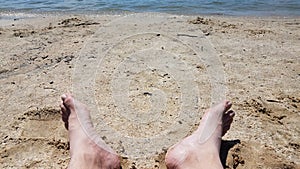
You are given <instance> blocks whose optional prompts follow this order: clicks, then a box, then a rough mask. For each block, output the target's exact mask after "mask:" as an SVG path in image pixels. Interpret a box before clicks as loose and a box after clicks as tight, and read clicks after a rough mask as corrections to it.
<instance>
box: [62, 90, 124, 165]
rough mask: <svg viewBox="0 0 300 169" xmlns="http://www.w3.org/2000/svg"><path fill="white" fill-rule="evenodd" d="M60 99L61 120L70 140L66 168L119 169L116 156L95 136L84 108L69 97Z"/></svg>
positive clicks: (64, 96) (63, 96)
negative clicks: (67, 165)
mask: <svg viewBox="0 0 300 169" xmlns="http://www.w3.org/2000/svg"><path fill="white" fill-rule="evenodd" d="M61 98H62V103H61V105H60V107H61V111H62V119H63V121H64V122H65V127H66V129H67V130H68V131H69V139H70V153H71V161H70V164H69V167H68V168H71V169H82V168H84V169H86V168H92V169H96V168H99V169H100V168H101V169H102V168H103V169H105V168H109V169H117V168H120V160H119V157H118V156H117V154H116V153H115V152H114V151H113V150H112V149H111V148H110V147H108V146H107V145H105V143H104V141H103V140H101V139H100V138H99V137H98V136H97V134H96V132H95V130H94V128H93V125H92V121H91V119H90V112H89V111H88V110H87V108H86V106H85V105H83V104H82V103H80V102H79V101H77V100H75V99H74V98H73V97H72V96H71V95H62V97H61ZM79 116H80V118H81V119H80V120H79ZM83 126H84V127H83Z"/></svg>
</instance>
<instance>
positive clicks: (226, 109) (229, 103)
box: [223, 100, 232, 112]
mask: <svg viewBox="0 0 300 169" xmlns="http://www.w3.org/2000/svg"><path fill="white" fill-rule="evenodd" d="M223 105H224V108H225V111H224V112H226V111H228V110H229V109H230V108H231V106H232V103H231V102H230V101H228V100H225V101H224V102H223Z"/></svg>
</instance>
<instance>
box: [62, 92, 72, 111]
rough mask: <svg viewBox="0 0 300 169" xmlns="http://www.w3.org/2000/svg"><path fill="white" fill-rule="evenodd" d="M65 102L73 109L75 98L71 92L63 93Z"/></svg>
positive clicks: (67, 106) (68, 107)
mask: <svg viewBox="0 0 300 169" xmlns="http://www.w3.org/2000/svg"><path fill="white" fill-rule="evenodd" d="M61 98H62V100H63V104H64V106H65V107H66V108H67V109H73V108H74V99H73V97H72V96H71V95H69V94H64V95H62V97H61Z"/></svg>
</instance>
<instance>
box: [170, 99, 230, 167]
mask: <svg viewBox="0 0 300 169" xmlns="http://www.w3.org/2000/svg"><path fill="white" fill-rule="evenodd" d="M230 107H231V103H230V102H229V101H224V102H222V103H220V104H219V105H217V106H215V107H213V108H212V109H209V110H208V111H207V112H206V113H205V115H204V116H203V118H202V120H201V123H200V126H199V127H198V129H197V130H196V131H195V132H194V133H193V134H192V135H190V136H188V137H186V138H185V139H183V140H182V141H181V142H179V143H177V144H175V145H174V146H172V147H171V148H170V149H169V150H168V152H167V155H166V165H167V167H168V168H178V169H181V168H182V169H195V168H205V169H210V168H212V169H221V168H223V167H222V164H221V161H220V157H219V153H220V146H221V137H222V136H223V135H224V134H225V133H226V132H227V130H229V128H230V124H231V123H232V120H233V116H234V112H233V111H232V110H229V109H230ZM228 110H229V111H228Z"/></svg>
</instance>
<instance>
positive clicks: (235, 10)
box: [0, 0, 300, 16]
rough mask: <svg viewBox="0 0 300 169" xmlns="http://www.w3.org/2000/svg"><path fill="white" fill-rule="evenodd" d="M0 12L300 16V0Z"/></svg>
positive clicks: (40, 6)
mask: <svg viewBox="0 0 300 169" xmlns="http://www.w3.org/2000/svg"><path fill="white" fill-rule="evenodd" d="M0 12H1V13H5V12H26V13H36V12H71V13H74V12H75V13H124V12H163V13H172V14H185V15H197V14H202V15H236V16H249V15H250V16H300V0H0Z"/></svg>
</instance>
